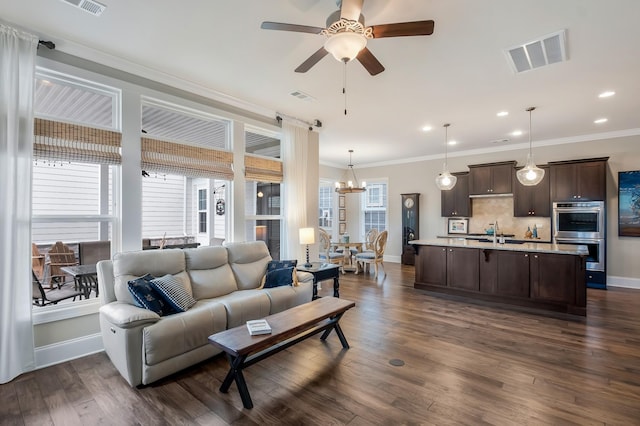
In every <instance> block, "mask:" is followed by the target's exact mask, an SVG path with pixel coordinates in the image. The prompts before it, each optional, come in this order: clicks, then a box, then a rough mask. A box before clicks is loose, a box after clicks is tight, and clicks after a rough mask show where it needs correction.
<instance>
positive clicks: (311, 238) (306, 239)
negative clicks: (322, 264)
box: [300, 228, 316, 268]
mask: <svg viewBox="0 0 640 426" xmlns="http://www.w3.org/2000/svg"><path fill="white" fill-rule="evenodd" d="M315 242H316V230H315V228H300V244H306V245H307V263H305V264H304V267H305V268H310V267H311V262H309V244H314V243H315Z"/></svg>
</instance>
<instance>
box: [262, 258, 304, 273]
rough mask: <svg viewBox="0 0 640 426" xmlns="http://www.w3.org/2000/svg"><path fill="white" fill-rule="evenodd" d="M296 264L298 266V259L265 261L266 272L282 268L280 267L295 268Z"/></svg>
mask: <svg viewBox="0 0 640 426" xmlns="http://www.w3.org/2000/svg"><path fill="white" fill-rule="evenodd" d="M296 266H298V261H297V260H296V259H294V260H270V261H269V263H267V272H268V271H275V270H276V269H282V268H295V267H296Z"/></svg>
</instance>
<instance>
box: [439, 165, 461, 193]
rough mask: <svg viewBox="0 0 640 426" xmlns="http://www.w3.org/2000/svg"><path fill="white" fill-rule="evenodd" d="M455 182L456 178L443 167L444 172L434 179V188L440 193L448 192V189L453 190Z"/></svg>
mask: <svg viewBox="0 0 640 426" xmlns="http://www.w3.org/2000/svg"><path fill="white" fill-rule="evenodd" d="M457 181H458V178H457V177H455V176H454V175H452V174H451V173H449V172H448V171H447V169H446V166H445V169H444V171H443V172H442V173H440V174H439V175H438V177H437V178H436V186H437V187H438V189H440V190H441V191H448V190H450V189H453V187H454V186H456V182H457Z"/></svg>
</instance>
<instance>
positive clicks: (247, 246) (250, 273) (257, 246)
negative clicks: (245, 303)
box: [225, 241, 271, 290]
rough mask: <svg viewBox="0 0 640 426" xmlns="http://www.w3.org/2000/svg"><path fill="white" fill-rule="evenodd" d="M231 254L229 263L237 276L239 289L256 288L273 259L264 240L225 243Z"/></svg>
mask: <svg viewBox="0 0 640 426" xmlns="http://www.w3.org/2000/svg"><path fill="white" fill-rule="evenodd" d="M225 247H226V249H227V253H228V254H229V264H230V265H231V269H232V270H233V274H234V276H235V277H236V283H237V285H238V289H239V290H250V289H256V288H258V287H259V286H260V282H261V280H262V277H263V276H264V274H265V271H266V270H267V264H268V263H269V261H270V260H271V255H270V254H269V249H268V248H267V245H266V244H265V242H264V241H248V242H243V243H230V244H226V245H225Z"/></svg>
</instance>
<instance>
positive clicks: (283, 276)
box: [263, 267, 294, 288]
mask: <svg viewBox="0 0 640 426" xmlns="http://www.w3.org/2000/svg"><path fill="white" fill-rule="evenodd" d="M293 269H294V268H293V267H289V268H280V269H273V270H267V276H266V278H265V281H264V287H263V288H274V287H280V286H285V285H291V286H292V285H293Z"/></svg>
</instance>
